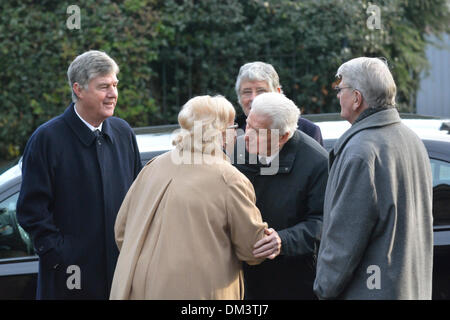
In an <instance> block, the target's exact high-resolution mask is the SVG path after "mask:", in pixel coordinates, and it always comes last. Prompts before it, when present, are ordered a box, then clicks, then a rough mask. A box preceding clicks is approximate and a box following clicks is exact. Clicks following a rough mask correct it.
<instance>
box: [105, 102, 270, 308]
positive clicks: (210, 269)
mask: <svg viewBox="0 0 450 320" xmlns="http://www.w3.org/2000/svg"><path fill="white" fill-rule="evenodd" d="M234 116H235V111H234V108H233V106H232V105H231V103H230V102H228V101H227V100H226V99H225V98H224V97H220V96H216V97H210V96H200V97H195V98H192V99H191V100H189V101H188V102H187V103H186V104H185V105H184V106H183V109H182V110H181V112H180V113H179V116H178V121H179V123H180V126H181V130H180V131H179V132H178V134H177V136H176V138H175V139H174V144H175V145H176V148H175V149H174V150H172V151H169V152H167V153H165V154H162V155H161V156H158V157H156V158H154V159H153V160H151V161H150V162H148V163H147V165H146V166H145V167H144V168H143V169H142V171H141V173H140V174H139V176H138V177H137V179H136V181H135V182H134V184H133V185H132V186H131V188H130V190H129V191H128V194H127V196H126V197H125V200H124V202H123V203H122V206H121V208H120V211H119V214H118V216H117V220H116V225H115V236H116V242H117V245H118V247H119V250H120V255H119V259H118V262H117V267H116V271H115V274H114V280H113V285H112V290H111V295H110V298H111V299H242V298H243V296H244V290H243V276H242V266H241V265H242V263H241V261H246V262H247V263H249V264H258V263H260V262H261V261H262V260H261V259H257V258H255V257H254V256H253V254H252V251H253V246H254V244H255V243H256V242H257V241H258V240H260V239H261V238H263V237H264V229H265V228H267V224H266V223H263V222H262V219H261V215H260V212H259V210H258V209H257V208H256V206H255V193H254V190H253V187H252V185H251V183H250V181H248V179H247V178H246V177H245V176H244V175H243V174H241V173H240V172H239V171H238V170H237V169H235V168H234V167H233V166H232V165H231V164H230V161H229V159H228V158H227V157H226V155H225V154H224V153H223V151H222V148H223V147H224V143H223V141H224V139H225V136H226V131H227V128H231V127H234V126H233V120H234Z"/></svg>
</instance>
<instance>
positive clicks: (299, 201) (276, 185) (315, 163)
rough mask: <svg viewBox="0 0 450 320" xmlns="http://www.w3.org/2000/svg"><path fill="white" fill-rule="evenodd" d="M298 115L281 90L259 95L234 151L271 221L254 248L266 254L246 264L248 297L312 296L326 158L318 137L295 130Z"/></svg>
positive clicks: (261, 254)
mask: <svg viewBox="0 0 450 320" xmlns="http://www.w3.org/2000/svg"><path fill="white" fill-rule="evenodd" d="M299 115H300V112H299V110H298V107H297V106H296V105H295V104H294V103H293V102H292V101H291V100H290V99H288V98H286V97H285V96H284V95H283V94H282V93H276V92H269V93H263V94H260V95H258V96H257V97H255V99H254V101H253V103H252V107H251V110H250V112H249V114H248V117H247V120H246V123H247V130H246V132H245V135H244V136H240V137H238V139H237V143H236V148H235V151H234V155H233V156H232V159H233V161H234V164H235V166H236V168H238V170H239V171H241V172H242V173H243V174H245V175H246V176H247V178H248V179H249V180H250V181H251V182H252V184H253V187H254V189H255V194H256V206H257V207H258V209H259V210H260V211H261V215H262V217H263V220H264V221H265V222H267V223H268V225H269V226H271V229H267V230H266V234H267V235H268V236H267V237H265V238H264V239H262V240H260V241H258V242H257V243H256V244H255V247H254V252H253V253H254V255H255V257H258V258H268V259H266V260H265V261H264V262H263V263H261V264H260V265H259V266H250V265H244V279H245V297H246V298H247V299H313V298H315V296H314V293H313V282H314V275H315V260H316V255H317V252H318V246H319V240H320V234H321V227H322V211H323V198H324V194H325V186H326V183H327V163H328V158H327V153H326V151H325V149H323V148H322V147H321V146H320V145H319V143H317V141H315V140H314V139H312V138H311V137H309V136H308V135H306V134H305V133H303V132H301V131H299V130H296V129H297V121H298V117H299ZM243 141H245V151H244V150H243V151H242V152H241V150H239V146H240V145H241V144H242V143H243ZM252 155H256V156H255V157H256V161H255V162H252V161H251V156H252ZM273 163H277V164H278V166H276V167H275V168H274V169H275V170H274V172H272V174H264V172H265V171H264V169H267V167H269V166H271V165H272V164H273Z"/></svg>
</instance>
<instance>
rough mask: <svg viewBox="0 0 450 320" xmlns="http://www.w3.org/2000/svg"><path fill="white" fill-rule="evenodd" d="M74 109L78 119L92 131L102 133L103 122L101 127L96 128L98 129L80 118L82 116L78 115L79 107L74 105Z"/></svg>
mask: <svg viewBox="0 0 450 320" xmlns="http://www.w3.org/2000/svg"><path fill="white" fill-rule="evenodd" d="M73 109H74V110H75V113H76V115H77V116H78V118H80V120H81V121H82V122H83V123H84V124H85V125H86V126H87V127H88V128H89V129H90V130H91V131H95V130H97V129H98V130H100V131H102V126H103V122H102V123H100V125H99V126H98V127H97V128H96V127H94V126H93V125H91V124H90V123H89V122H87V121H86V120H84V119H83V118H82V117H81V116H80V114H79V113H78V111H77V105H76V104H74V105H73Z"/></svg>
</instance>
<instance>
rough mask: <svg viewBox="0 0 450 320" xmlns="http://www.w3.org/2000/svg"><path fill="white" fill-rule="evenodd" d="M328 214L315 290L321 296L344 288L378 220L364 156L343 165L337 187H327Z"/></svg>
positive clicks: (328, 296) (370, 174)
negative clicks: (329, 202)
mask: <svg viewBox="0 0 450 320" xmlns="http://www.w3.org/2000/svg"><path fill="white" fill-rule="evenodd" d="M327 192H331V193H334V194H332V195H330V201H331V205H330V211H329V212H328V213H327V219H329V221H326V224H325V226H324V228H326V229H324V230H323V235H322V242H321V244H320V250H319V257H318V261H317V274H316V280H315V283H314V292H315V294H316V295H317V296H318V297H319V298H320V299H332V298H337V297H338V296H339V295H340V294H341V293H342V292H343V290H344V289H345V287H346V285H347V284H348V282H349V280H350V278H351V276H352V274H353V272H354V270H355V269H356V267H357V266H358V264H359V262H360V260H361V258H362V256H363V254H364V251H365V249H366V247H367V245H368V242H369V239H370V236H371V233H372V230H373V228H374V226H375V224H376V222H377V217H378V213H377V206H376V185H375V181H374V171H373V169H372V168H371V167H370V165H369V164H368V163H366V161H364V160H363V159H360V158H357V157H353V158H351V159H349V160H348V161H346V163H344V164H343V167H342V170H341V172H340V173H339V181H338V183H337V186H336V189H334V190H327Z"/></svg>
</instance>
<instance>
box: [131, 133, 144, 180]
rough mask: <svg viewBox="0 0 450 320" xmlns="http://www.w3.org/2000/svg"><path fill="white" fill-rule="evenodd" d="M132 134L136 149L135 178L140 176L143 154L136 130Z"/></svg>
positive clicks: (134, 148)
mask: <svg viewBox="0 0 450 320" xmlns="http://www.w3.org/2000/svg"><path fill="white" fill-rule="evenodd" d="M131 134H132V144H133V150H134V178H135V179H136V177H137V176H138V174H139V172H140V171H141V170H142V162H141V154H140V152H139V147H138V144H137V141H136V135H135V134H134V132H132V133H131Z"/></svg>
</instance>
